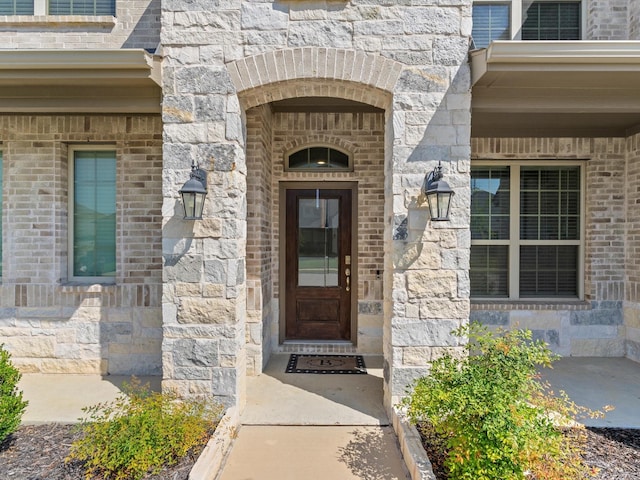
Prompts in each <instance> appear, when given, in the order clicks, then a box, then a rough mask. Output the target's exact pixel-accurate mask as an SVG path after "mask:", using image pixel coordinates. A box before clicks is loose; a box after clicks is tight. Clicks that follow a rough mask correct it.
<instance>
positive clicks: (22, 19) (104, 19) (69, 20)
mask: <svg viewBox="0 0 640 480" xmlns="http://www.w3.org/2000/svg"><path fill="white" fill-rule="evenodd" d="M115 24H116V17H113V16H111V15H0V28H2V27H7V26H9V27H25V28H27V27H64V26H85V25H86V26H92V27H95V26H99V27H113V26H115Z"/></svg>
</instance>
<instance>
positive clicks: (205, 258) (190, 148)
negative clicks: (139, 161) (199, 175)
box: [161, 1, 246, 406]
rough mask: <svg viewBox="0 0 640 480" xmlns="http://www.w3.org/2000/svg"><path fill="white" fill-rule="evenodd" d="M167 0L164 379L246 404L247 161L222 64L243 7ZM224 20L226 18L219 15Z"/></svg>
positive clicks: (231, 53) (236, 38)
mask: <svg viewBox="0 0 640 480" xmlns="http://www.w3.org/2000/svg"><path fill="white" fill-rule="evenodd" d="M206 3H207V2H177V1H167V2H163V12H162V35H161V36H162V45H163V47H162V53H163V56H164V63H163V91H164V98H163V121H164V130H163V136H164V151H163V156H164V165H163V196H164V202H163V258H164V269H163V343H162V353H163V376H164V380H163V387H165V388H175V389H177V390H178V392H179V393H180V394H182V395H202V396H214V397H217V399H218V400H219V401H221V402H222V403H223V404H225V405H226V406H233V405H238V406H241V405H242V403H243V402H244V390H245V389H244V379H245V370H246V367H245V345H244V344H245V321H246V280H245V278H246V274H245V270H246V267H245V252H246V164H245V154H244V148H243V147H244V137H243V131H242V118H241V113H240V107H239V104H238V99H237V96H236V94H235V89H234V87H233V85H232V84H231V81H230V79H229V75H228V73H227V70H226V67H225V66H224V64H225V62H227V61H229V60H233V59H234V58H235V56H236V55H238V52H239V51H241V49H239V45H240V35H239V33H238V32H239V26H240V25H239V23H240V12H239V9H238V8H235V9H234V8H231V7H230V8H229V9H228V10H224V9H220V8H208V7H207V4H206ZM223 20H224V21H223ZM192 160H195V162H196V163H198V164H199V165H200V167H201V168H202V169H204V170H205V171H206V172H207V187H208V195H207V199H206V202H205V208H204V213H203V219H202V220H190V221H187V220H183V218H182V217H183V214H182V213H181V210H182V205H181V203H180V200H179V198H178V190H179V189H180V187H181V186H182V185H183V184H184V182H185V181H186V180H187V179H188V177H189V170H190V166H191V162H192Z"/></svg>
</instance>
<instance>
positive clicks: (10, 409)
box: [0, 345, 28, 443]
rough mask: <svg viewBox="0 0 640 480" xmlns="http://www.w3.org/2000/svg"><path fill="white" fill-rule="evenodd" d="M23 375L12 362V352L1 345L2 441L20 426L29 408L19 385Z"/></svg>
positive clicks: (0, 425) (0, 413) (0, 396)
mask: <svg viewBox="0 0 640 480" xmlns="http://www.w3.org/2000/svg"><path fill="white" fill-rule="evenodd" d="M21 376H22V375H20V372H19V371H18V369H17V368H15V367H14V366H13V364H12V363H11V354H10V353H9V352H7V351H6V350H5V349H4V346H3V345H0V443H2V442H3V441H4V439H5V438H7V437H8V436H9V435H10V434H12V433H13V432H15V431H16V429H17V428H18V427H19V426H20V420H21V419H22V414H23V413H24V411H25V409H26V408H27V403H28V402H26V401H24V400H23V399H22V392H20V391H18V386H17V385H18V382H19V381H20V378H21Z"/></svg>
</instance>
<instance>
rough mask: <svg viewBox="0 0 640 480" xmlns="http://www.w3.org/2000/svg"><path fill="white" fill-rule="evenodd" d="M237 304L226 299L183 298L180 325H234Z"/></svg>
mask: <svg viewBox="0 0 640 480" xmlns="http://www.w3.org/2000/svg"><path fill="white" fill-rule="evenodd" d="M235 303H236V302H235V301H233V300H228V299H224V298H183V299H182V301H181V303H180V307H179V309H178V323H181V324H194V323H203V324H225V323H230V324H231V323H234V322H235V315H234V313H235Z"/></svg>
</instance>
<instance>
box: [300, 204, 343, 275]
mask: <svg viewBox="0 0 640 480" xmlns="http://www.w3.org/2000/svg"><path fill="white" fill-rule="evenodd" d="M339 212H340V201H339V200H338V199H336V198H330V199H325V198H318V199H315V198H314V199H307V198H301V199H300V200H299V203H298V285H299V286H305V287H336V286H338V263H339V259H340V252H339V248H338V239H339V236H338V229H339V227H340V225H339Z"/></svg>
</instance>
